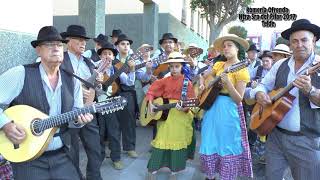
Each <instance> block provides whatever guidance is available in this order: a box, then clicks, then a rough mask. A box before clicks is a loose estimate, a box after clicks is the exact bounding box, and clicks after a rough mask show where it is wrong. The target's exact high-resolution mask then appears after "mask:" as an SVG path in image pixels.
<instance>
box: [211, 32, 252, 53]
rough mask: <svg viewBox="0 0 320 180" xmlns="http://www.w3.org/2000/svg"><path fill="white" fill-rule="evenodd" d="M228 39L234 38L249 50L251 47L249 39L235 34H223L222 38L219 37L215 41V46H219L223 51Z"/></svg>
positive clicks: (218, 48)
mask: <svg viewBox="0 0 320 180" xmlns="http://www.w3.org/2000/svg"><path fill="white" fill-rule="evenodd" d="M227 40H232V41H235V42H237V43H239V44H240V45H241V46H242V47H243V48H244V49H245V50H247V49H248V48H249V43H248V41H247V40H245V39H243V38H241V37H239V36H237V35H235V34H227V35H225V36H222V37H220V38H217V39H216V40H215V41H214V44H213V45H214V47H216V48H217V50H219V51H222V50H223V42H224V41H227Z"/></svg>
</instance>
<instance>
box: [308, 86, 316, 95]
mask: <svg viewBox="0 0 320 180" xmlns="http://www.w3.org/2000/svg"><path fill="white" fill-rule="evenodd" d="M316 93H317V89H316V88H315V87H314V86H311V89H310V91H309V94H308V97H311V96H314V95H316Z"/></svg>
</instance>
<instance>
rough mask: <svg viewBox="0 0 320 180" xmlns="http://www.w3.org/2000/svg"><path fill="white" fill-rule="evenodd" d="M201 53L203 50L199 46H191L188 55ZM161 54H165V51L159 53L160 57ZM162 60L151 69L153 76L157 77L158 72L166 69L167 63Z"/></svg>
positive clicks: (194, 55)
mask: <svg viewBox="0 0 320 180" xmlns="http://www.w3.org/2000/svg"><path fill="white" fill-rule="evenodd" d="M202 53H203V50H202V49H201V48H191V49H190V50H189V55H190V56H191V57H193V58H194V57H197V56H199V55H200V54H202ZM161 56H165V53H162V55H160V57H161ZM165 57H167V56H165ZM158 58H159V57H158ZM156 59H157V58H156ZM166 60H167V59H166ZM163 62H165V61H163ZM163 62H162V61H161V62H160V63H158V64H157V65H158V66H157V67H156V68H155V69H154V71H153V75H154V76H157V77H159V75H160V73H164V72H166V71H168V65H167V64H162V63H163Z"/></svg>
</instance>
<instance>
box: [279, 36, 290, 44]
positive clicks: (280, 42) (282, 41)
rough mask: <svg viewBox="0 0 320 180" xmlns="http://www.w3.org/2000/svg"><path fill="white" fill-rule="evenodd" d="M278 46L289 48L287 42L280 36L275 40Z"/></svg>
mask: <svg viewBox="0 0 320 180" xmlns="http://www.w3.org/2000/svg"><path fill="white" fill-rule="evenodd" d="M278 44H285V45H287V46H289V41H288V40H286V39H284V38H283V37H281V36H280V37H278V39H277V40H276V45H278Z"/></svg>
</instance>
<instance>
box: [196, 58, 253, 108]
mask: <svg viewBox="0 0 320 180" xmlns="http://www.w3.org/2000/svg"><path fill="white" fill-rule="evenodd" d="M249 64H250V62H249V61H241V62H238V63H236V64H233V65H231V66H229V67H228V68H227V69H225V70H224V71H223V72H222V73H231V72H236V71H238V70H240V69H243V68H245V67H247V66H248V65H249ZM204 85H205V89H204V90H203V91H202V92H200V93H199V94H200V96H199V99H200V103H199V107H200V108H201V109H204V110H208V109H209V108H210V107H211V105H212V104H213V102H214V101H215V100H216V98H217V97H218V95H219V92H220V90H221V89H222V83H221V76H216V77H212V76H208V77H207V78H206V79H205V83H204Z"/></svg>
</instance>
